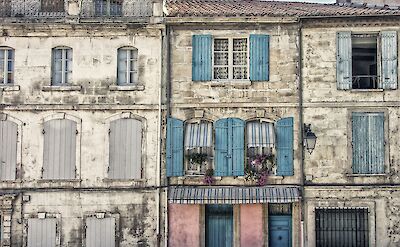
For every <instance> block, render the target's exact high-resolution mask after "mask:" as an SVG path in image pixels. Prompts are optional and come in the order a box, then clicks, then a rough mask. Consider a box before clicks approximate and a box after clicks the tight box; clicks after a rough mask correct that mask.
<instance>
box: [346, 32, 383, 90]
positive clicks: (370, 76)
mask: <svg viewBox="0 0 400 247" xmlns="http://www.w3.org/2000/svg"><path fill="white" fill-rule="evenodd" d="M351 45H352V71H353V75H352V82H353V89H377V88H378V69H377V61H378V53H377V35H375V34H373V35H369V34H368V35H353V36H352V38H351Z"/></svg>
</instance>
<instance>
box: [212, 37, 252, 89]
mask: <svg viewBox="0 0 400 247" xmlns="http://www.w3.org/2000/svg"><path fill="white" fill-rule="evenodd" d="M216 39H217V40H218V39H227V40H228V78H227V79H215V74H214V68H216V67H221V66H219V65H217V66H215V64H214V61H215V55H214V54H215V50H214V41H215V40H216ZM234 39H246V44H247V51H246V54H247V59H246V73H247V78H245V79H234V78H233V75H234V74H233V68H234V67H235V66H236V65H233V54H234V51H233V40H234ZM211 46H212V48H211V81H217V82H227V81H235V82H240V81H250V36H249V35H246V36H240V35H239V36H218V35H217V36H214V35H213V36H212V44H211ZM224 67H225V66H224ZM237 67H244V66H237Z"/></svg>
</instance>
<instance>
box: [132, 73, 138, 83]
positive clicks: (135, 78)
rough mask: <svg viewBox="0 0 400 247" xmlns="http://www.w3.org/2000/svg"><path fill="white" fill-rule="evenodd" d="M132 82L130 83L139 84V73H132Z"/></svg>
mask: <svg viewBox="0 0 400 247" xmlns="http://www.w3.org/2000/svg"><path fill="white" fill-rule="evenodd" d="M130 79H131V81H130V83H137V82H138V73H137V72H131V78H130Z"/></svg>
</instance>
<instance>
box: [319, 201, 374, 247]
mask: <svg viewBox="0 0 400 247" xmlns="http://www.w3.org/2000/svg"><path fill="white" fill-rule="evenodd" d="M315 231H316V246H317V247H327V246H329V247H336V246H337V247H368V246H369V230H368V209H367V208H317V209H315Z"/></svg>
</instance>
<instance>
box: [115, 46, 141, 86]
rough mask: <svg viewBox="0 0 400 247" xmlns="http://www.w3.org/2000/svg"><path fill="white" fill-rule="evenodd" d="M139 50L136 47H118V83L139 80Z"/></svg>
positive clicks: (123, 83) (132, 82) (124, 83)
mask: <svg viewBox="0 0 400 247" xmlns="http://www.w3.org/2000/svg"><path fill="white" fill-rule="evenodd" d="M138 79H139V78H138V51H137V49H136V48H129V47H128V48H119V49H118V75H117V81H118V85H130V84H136V83H137V82H138Z"/></svg>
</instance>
